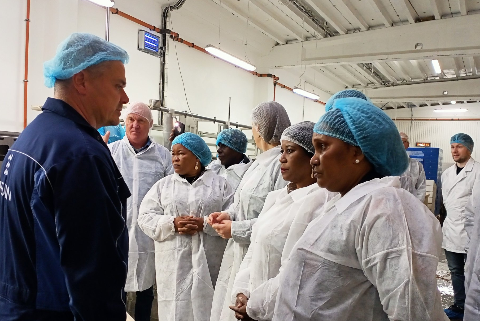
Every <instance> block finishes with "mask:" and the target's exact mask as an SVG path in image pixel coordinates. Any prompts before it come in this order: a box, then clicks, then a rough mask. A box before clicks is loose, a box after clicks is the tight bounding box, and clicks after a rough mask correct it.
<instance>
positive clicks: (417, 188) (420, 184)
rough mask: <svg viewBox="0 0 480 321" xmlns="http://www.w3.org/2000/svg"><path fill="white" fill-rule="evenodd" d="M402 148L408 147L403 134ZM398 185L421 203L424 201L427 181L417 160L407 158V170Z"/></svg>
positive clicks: (406, 137)
mask: <svg viewBox="0 0 480 321" xmlns="http://www.w3.org/2000/svg"><path fill="white" fill-rule="evenodd" d="M400 137H401V138H402V142H403V146H404V147H405V149H407V148H408V147H409V146H410V142H409V141H408V136H407V134H405V133H400ZM400 184H401V185H402V188H403V189H406V190H407V191H409V192H410V193H412V194H413V195H414V196H415V197H416V198H418V199H419V200H420V201H421V202H422V203H423V202H424V201H425V193H426V190H427V180H426V178H425V170H424V169H423V165H422V163H420V162H419V161H418V160H416V159H413V158H410V157H409V164H408V168H407V170H406V171H405V173H403V174H402V175H400Z"/></svg>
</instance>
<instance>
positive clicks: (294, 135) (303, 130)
mask: <svg viewBox="0 0 480 321" xmlns="http://www.w3.org/2000/svg"><path fill="white" fill-rule="evenodd" d="M314 125H315V124H314V123H312V122H311V121H302V122H300V123H298V124H294V125H292V126H290V127H288V128H287V129H285V130H284V131H283V134H282V140H287V141H289V142H292V143H295V144H297V145H299V146H301V147H302V148H303V149H305V150H306V151H307V152H309V153H311V154H315V148H313V143H312V136H313V126H314Z"/></svg>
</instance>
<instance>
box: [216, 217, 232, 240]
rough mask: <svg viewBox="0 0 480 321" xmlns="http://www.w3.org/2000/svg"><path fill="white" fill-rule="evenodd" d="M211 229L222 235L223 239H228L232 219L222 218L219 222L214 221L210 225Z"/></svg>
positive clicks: (230, 233)
mask: <svg viewBox="0 0 480 321" xmlns="http://www.w3.org/2000/svg"><path fill="white" fill-rule="evenodd" d="M212 227H213V229H214V230H215V231H216V232H217V233H218V235H220V236H221V237H223V238H224V239H229V238H231V237H232V221H230V220H222V222H221V223H215V224H213V225H212Z"/></svg>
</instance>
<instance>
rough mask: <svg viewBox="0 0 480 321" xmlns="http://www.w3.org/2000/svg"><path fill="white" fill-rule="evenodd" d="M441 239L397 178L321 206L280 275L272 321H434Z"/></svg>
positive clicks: (439, 316)
mask: <svg viewBox="0 0 480 321" xmlns="http://www.w3.org/2000/svg"><path fill="white" fill-rule="evenodd" d="M441 240H442V233H441V231H440V224H439V223H438V221H437V219H436V218H435V216H434V215H433V214H432V213H431V212H430V211H429V210H428V208H427V207H426V206H425V205H423V204H422V203H421V202H419V200H418V199H417V198H415V197H414V196H413V195H412V194H410V193H409V192H407V191H405V190H403V189H401V188H400V180H399V178H398V177H384V178H382V179H373V180H370V181H367V182H365V183H362V184H359V185H357V186H356V187H354V188H353V189H352V190H350V191H349V192H348V193H347V194H345V195H344V196H343V197H340V195H338V196H336V197H335V198H334V199H332V200H331V201H329V202H328V203H327V204H325V206H324V208H323V211H322V213H321V214H320V215H319V216H318V217H317V218H316V219H314V220H313V221H312V222H311V223H310V224H309V226H308V227H307V229H306V230H305V233H304V234H303V236H302V237H301V238H300V239H299V240H298V242H297V244H296V245H295V247H294V248H293V250H292V253H291V254H290V258H289V260H288V261H287V262H286V264H285V266H284V269H283V270H282V271H281V276H280V288H279V292H278V298H277V305H276V307H275V313H274V317H273V320H282V321H291V320H296V321H306V320H318V321H320V320H322V321H323V320H335V321H347V320H348V321H360V320H361V321H382V320H385V321H386V320H398V321H400V320H410V321H418V320H422V321H430V320H431V321H438V320H448V318H447V316H446V315H445V314H444V312H443V309H442V304H441V301H440V292H439V291H438V289H437V282H436V275H435V271H436V268H437V263H438V260H439V255H440V253H441Z"/></svg>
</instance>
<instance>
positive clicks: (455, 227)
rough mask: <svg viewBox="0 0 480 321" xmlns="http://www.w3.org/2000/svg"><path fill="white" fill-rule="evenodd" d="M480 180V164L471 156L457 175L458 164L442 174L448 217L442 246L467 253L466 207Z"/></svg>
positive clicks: (444, 226) (448, 249) (456, 251)
mask: <svg viewBox="0 0 480 321" xmlns="http://www.w3.org/2000/svg"><path fill="white" fill-rule="evenodd" d="M479 180H480V164H479V163H478V162H476V161H475V160H474V159H473V158H470V159H469V160H468V162H467V164H466V165H465V167H464V168H463V169H462V171H461V172H460V173H459V174H458V175H457V167H456V165H455V164H454V165H452V166H450V167H449V168H447V169H446V170H445V171H444V172H443V174H442V196H443V204H444V205H445V209H446V210H447V217H446V218H445V221H444V222H443V243H442V248H444V249H445V250H447V251H450V252H455V253H466V248H467V244H468V235H467V232H466V230H465V221H466V216H468V213H466V212H465V207H466V205H467V204H468V202H469V201H470V199H471V197H472V189H473V187H474V186H475V185H476V184H479Z"/></svg>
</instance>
